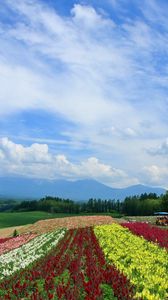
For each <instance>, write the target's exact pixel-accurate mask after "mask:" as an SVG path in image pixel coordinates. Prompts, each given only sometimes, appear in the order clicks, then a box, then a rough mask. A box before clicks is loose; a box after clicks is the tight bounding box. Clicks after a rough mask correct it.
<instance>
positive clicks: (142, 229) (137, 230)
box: [122, 222, 168, 248]
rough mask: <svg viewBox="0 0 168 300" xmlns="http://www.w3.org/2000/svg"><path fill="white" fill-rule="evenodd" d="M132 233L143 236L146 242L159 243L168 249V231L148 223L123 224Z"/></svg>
mask: <svg viewBox="0 0 168 300" xmlns="http://www.w3.org/2000/svg"><path fill="white" fill-rule="evenodd" d="M122 225H123V226H124V227H127V228H128V229H129V230H130V231H131V232H132V233H134V234H136V235H138V236H143V237H144V238H145V239H146V240H148V241H151V242H154V243H158V244H159V245H160V246H161V247H165V248H168V230H165V229H160V228H157V227H154V226H151V225H149V224H147V223H141V222H135V223H123V224H122Z"/></svg>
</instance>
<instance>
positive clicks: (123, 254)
mask: <svg viewBox="0 0 168 300" xmlns="http://www.w3.org/2000/svg"><path fill="white" fill-rule="evenodd" d="M94 232H95V234H96V236H97V238H98V240H99V243H100V246H101V247H102V249H103V251H104V254H105V257H106V259H107V260H108V261H109V262H110V263H114V264H115V265H116V267H117V268H118V269H119V270H120V271H122V272H123V273H124V274H125V275H126V276H127V278H129V279H130V281H131V283H132V284H133V285H134V286H135V288H136V295H135V299H139V298H143V299H144V300H162V299H163V300H166V299H168V252H167V251H166V250H165V249H162V248H160V247H159V246H157V245H154V244H153V243H152V242H148V241H146V240H145V239H144V238H143V237H138V236H135V235H133V234H132V233H131V232H130V231H129V230H128V229H127V228H123V227H122V226H120V225H118V224H112V225H103V226H96V227H95V228H94Z"/></svg>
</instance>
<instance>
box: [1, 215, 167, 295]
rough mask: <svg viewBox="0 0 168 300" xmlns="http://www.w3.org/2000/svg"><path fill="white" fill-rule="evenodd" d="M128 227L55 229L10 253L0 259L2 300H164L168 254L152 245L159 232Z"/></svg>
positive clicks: (108, 226)
mask: <svg viewBox="0 0 168 300" xmlns="http://www.w3.org/2000/svg"><path fill="white" fill-rule="evenodd" d="M71 222H72V220H71ZM94 222H95V220H94ZM75 225H76V224H75ZM127 225H129V224H124V226H121V225H118V224H116V223H113V224H108V225H96V226H93V227H90V226H88V227H84V226H82V227H79V228H71V229H57V230H56V231H51V232H47V233H43V234H40V235H38V236H34V237H33V238H32V239H31V240H29V241H26V240H25V242H24V243H22V245H20V246H18V247H17V248H15V249H11V250H10V249H8V251H7V252H6V253H3V254H1V255H0V299H8V300H10V299H11V300H16V299H21V300H28V299H32V300H47V299H53V300H58V299H60V300H66V299H68V300H103V299H105V300H117V299H119V300H127V299H128V300H132V299H139V300H142V299H144V300H166V299H168V251H167V249H166V248H165V247H164V246H162V245H161V246H160V245H159V244H156V243H153V241H154V242H156V241H155V239H154V238H153V236H154V237H155V238H156V235H157V240H159V233H158V232H157V231H156V232H155V233H153V235H151V237H150V230H151V229H152V228H151V227H150V228H148V230H149V232H148V235H147V236H145V227H144V224H143V223H141V224H136V223H132V224H131V227H130V228H129V226H127ZM134 226H135V229H133V227H134ZM148 227H149V226H148ZM137 228H138V229H137ZM156 229H157V228H156ZM143 232H144V234H143ZM160 234H161V236H162V232H161V233H160ZM166 234H167V232H166ZM15 239H16V238H12V239H9V240H7V241H4V242H2V245H3V244H4V243H6V242H10V241H12V240H13V241H14V240H15ZM160 239H161V237H160ZM163 239H164V236H163ZM0 245H1V244H0Z"/></svg>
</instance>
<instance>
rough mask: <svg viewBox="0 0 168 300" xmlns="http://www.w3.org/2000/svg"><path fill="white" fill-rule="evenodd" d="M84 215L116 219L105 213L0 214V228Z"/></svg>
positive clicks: (114, 215) (115, 215)
mask: <svg viewBox="0 0 168 300" xmlns="http://www.w3.org/2000/svg"><path fill="white" fill-rule="evenodd" d="M84 215H87V216H89V215H108V216H112V217H114V218H115V217H117V216H118V215H117V214H107V213H106V214H105V213H98V214H96V213H86V214H84V213H83V214H63V213H57V214H50V213H47V212H41V211H32V212H7V213H5V212H3V213H0V228H7V227H13V226H20V225H27V224H33V223H35V222H37V221H39V220H45V219H53V218H63V217H73V216H84Z"/></svg>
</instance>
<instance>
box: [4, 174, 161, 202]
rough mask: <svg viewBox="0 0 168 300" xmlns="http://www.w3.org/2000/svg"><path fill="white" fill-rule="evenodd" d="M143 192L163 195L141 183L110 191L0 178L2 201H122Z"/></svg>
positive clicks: (90, 184) (95, 185)
mask: <svg viewBox="0 0 168 300" xmlns="http://www.w3.org/2000/svg"><path fill="white" fill-rule="evenodd" d="M145 192H146V193H156V194H157V195H160V194H162V193H165V189H163V188H158V187H150V186H145V185H141V184H138V185H133V186H129V187H127V188H111V187H109V186H107V185H105V184H102V183H100V182H98V181H96V180H92V179H85V180H78V181H67V180H44V179H32V178H21V177H0V195H1V198H14V199H39V198H41V197H44V196H46V195H50V196H57V197H61V198H69V199H72V200H77V201H84V200H88V199H89V198H101V199H119V200H123V199H124V198H125V197H126V196H133V195H140V194H142V193H145Z"/></svg>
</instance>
